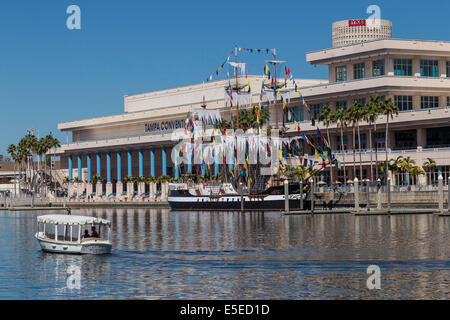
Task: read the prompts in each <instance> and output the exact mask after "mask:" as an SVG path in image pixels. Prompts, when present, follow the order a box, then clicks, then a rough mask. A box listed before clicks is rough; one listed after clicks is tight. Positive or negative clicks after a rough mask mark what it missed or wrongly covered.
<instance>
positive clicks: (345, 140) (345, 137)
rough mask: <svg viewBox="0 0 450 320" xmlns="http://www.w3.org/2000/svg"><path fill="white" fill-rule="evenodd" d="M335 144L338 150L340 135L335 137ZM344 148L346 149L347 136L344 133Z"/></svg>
mask: <svg viewBox="0 0 450 320" xmlns="http://www.w3.org/2000/svg"><path fill="white" fill-rule="evenodd" d="M336 145H337V146H338V150H339V151H340V150H341V135H338V136H337V137H336ZM344 150H347V136H345V135H344Z"/></svg>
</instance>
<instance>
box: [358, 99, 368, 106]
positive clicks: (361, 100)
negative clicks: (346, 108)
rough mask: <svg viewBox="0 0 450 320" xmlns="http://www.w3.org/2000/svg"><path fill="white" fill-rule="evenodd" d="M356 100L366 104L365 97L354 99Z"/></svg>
mask: <svg viewBox="0 0 450 320" xmlns="http://www.w3.org/2000/svg"><path fill="white" fill-rule="evenodd" d="M356 101H358V103H359V104H360V105H365V104H366V98H358V99H356Z"/></svg>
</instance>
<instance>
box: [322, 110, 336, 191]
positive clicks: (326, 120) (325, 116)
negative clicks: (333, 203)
mask: <svg viewBox="0 0 450 320" xmlns="http://www.w3.org/2000/svg"><path fill="white" fill-rule="evenodd" d="M319 121H320V122H322V123H323V124H324V126H325V127H326V129H327V140H328V143H330V147H331V142H330V141H331V140H330V132H329V130H328V127H329V126H330V124H332V123H333V112H332V111H331V108H330V106H329V105H328V104H325V105H324V106H323V108H322V111H321V112H320V114H319ZM330 179H331V181H330V185H331V186H332V185H333V166H332V165H330Z"/></svg>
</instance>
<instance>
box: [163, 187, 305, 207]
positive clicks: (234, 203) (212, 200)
mask: <svg viewBox="0 0 450 320" xmlns="http://www.w3.org/2000/svg"><path fill="white" fill-rule="evenodd" d="M282 188H283V187H271V188H269V189H267V190H266V192H264V193H263V194H261V195H244V196H243V201H241V196H239V195H214V196H201V195H199V196H193V195H191V194H190V193H189V192H186V191H184V192H182V191H179V190H172V191H170V194H169V197H168V202H169V204H170V207H171V209H172V210H173V211H240V210H242V209H243V210H244V211H284V210H285V199H284V194H282V193H281V192H282V190H283V189H282ZM289 189H290V192H291V190H292V191H297V192H298V186H297V190H295V186H292V188H291V186H290V188H289ZM304 196H305V195H304ZM241 202H243V204H242V203H241ZM310 209H311V201H310V200H305V199H304V200H303V210H310ZM289 210H300V195H299V194H298V193H297V194H296V193H293V194H290V195H289Z"/></svg>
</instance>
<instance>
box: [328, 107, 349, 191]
mask: <svg viewBox="0 0 450 320" xmlns="http://www.w3.org/2000/svg"><path fill="white" fill-rule="evenodd" d="M332 121H333V122H335V123H336V124H337V126H338V127H339V128H340V131H341V152H342V160H343V161H342V163H343V164H344V186H347V174H346V169H345V152H344V128H347V122H348V118H347V111H346V110H345V109H343V108H339V109H337V110H336V112H335V113H334V114H333V117H332Z"/></svg>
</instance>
